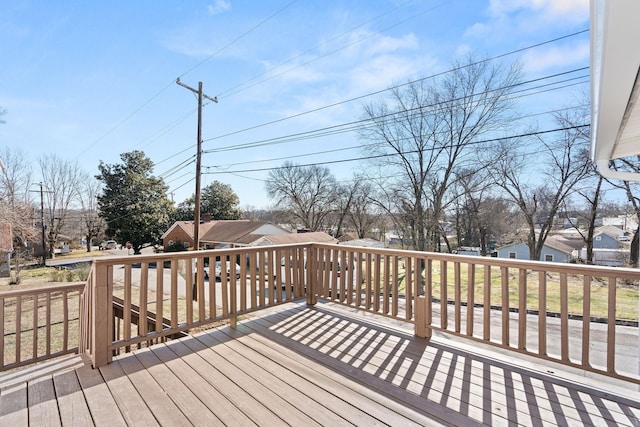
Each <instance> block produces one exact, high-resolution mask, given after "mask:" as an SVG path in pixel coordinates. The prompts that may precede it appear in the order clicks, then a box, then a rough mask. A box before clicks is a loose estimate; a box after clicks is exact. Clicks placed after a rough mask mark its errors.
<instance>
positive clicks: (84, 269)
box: [50, 264, 91, 282]
mask: <svg viewBox="0 0 640 427" xmlns="http://www.w3.org/2000/svg"><path fill="white" fill-rule="evenodd" d="M90 270H91V266H90V265H89V264H82V265H80V266H78V267H76V268H56V269H55V270H52V271H51V274H50V280H51V281H52V282H84V281H85V280H87V278H88V277H89V271H90Z"/></svg>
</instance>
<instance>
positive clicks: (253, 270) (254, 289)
mask: <svg viewBox="0 0 640 427" xmlns="http://www.w3.org/2000/svg"><path fill="white" fill-rule="evenodd" d="M256 256H257V254H251V255H250V256H249V272H250V273H249V274H251V278H250V280H249V282H250V290H251V291H250V293H251V308H257V307H258V295H257V293H258V284H257V278H258V273H257V271H258V268H257V266H256Z"/></svg>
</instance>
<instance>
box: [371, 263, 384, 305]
mask: <svg viewBox="0 0 640 427" xmlns="http://www.w3.org/2000/svg"><path fill="white" fill-rule="evenodd" d="M385 258H386V257H385ZM380 292H381V289H380V256H376V257H375V260H374V266H373V311H375V312H378V311H380Z"/></svg>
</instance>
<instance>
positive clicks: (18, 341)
mask: <svg viewBox="0 0 640 427" xmlns="http://www.w3.org/2000/svg"><path fill="white" fill-rule="evenodd" d="M15 336H16V363H20V361H21V357H20V354H21V352H20V344H21V343H22V296H20V295H18V297H17V298H16V335H15Z"/></svg>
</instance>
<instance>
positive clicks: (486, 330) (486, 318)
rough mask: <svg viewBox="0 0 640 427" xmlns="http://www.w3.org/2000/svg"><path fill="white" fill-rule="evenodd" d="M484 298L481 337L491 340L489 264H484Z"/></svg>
mask: <svg viewBox="0 0 640 427" xmlns="http://www.w3.org/2000/svg"><path fill="white" fill-rule="evenodd" d="M483 289H484V299H483V302H482V304H483V307H482V311H483V320H482V326H483V327H482V339H483V340H485V341H491V266H490V265H489V264H485V265H484V286H483Z"/></svg>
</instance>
